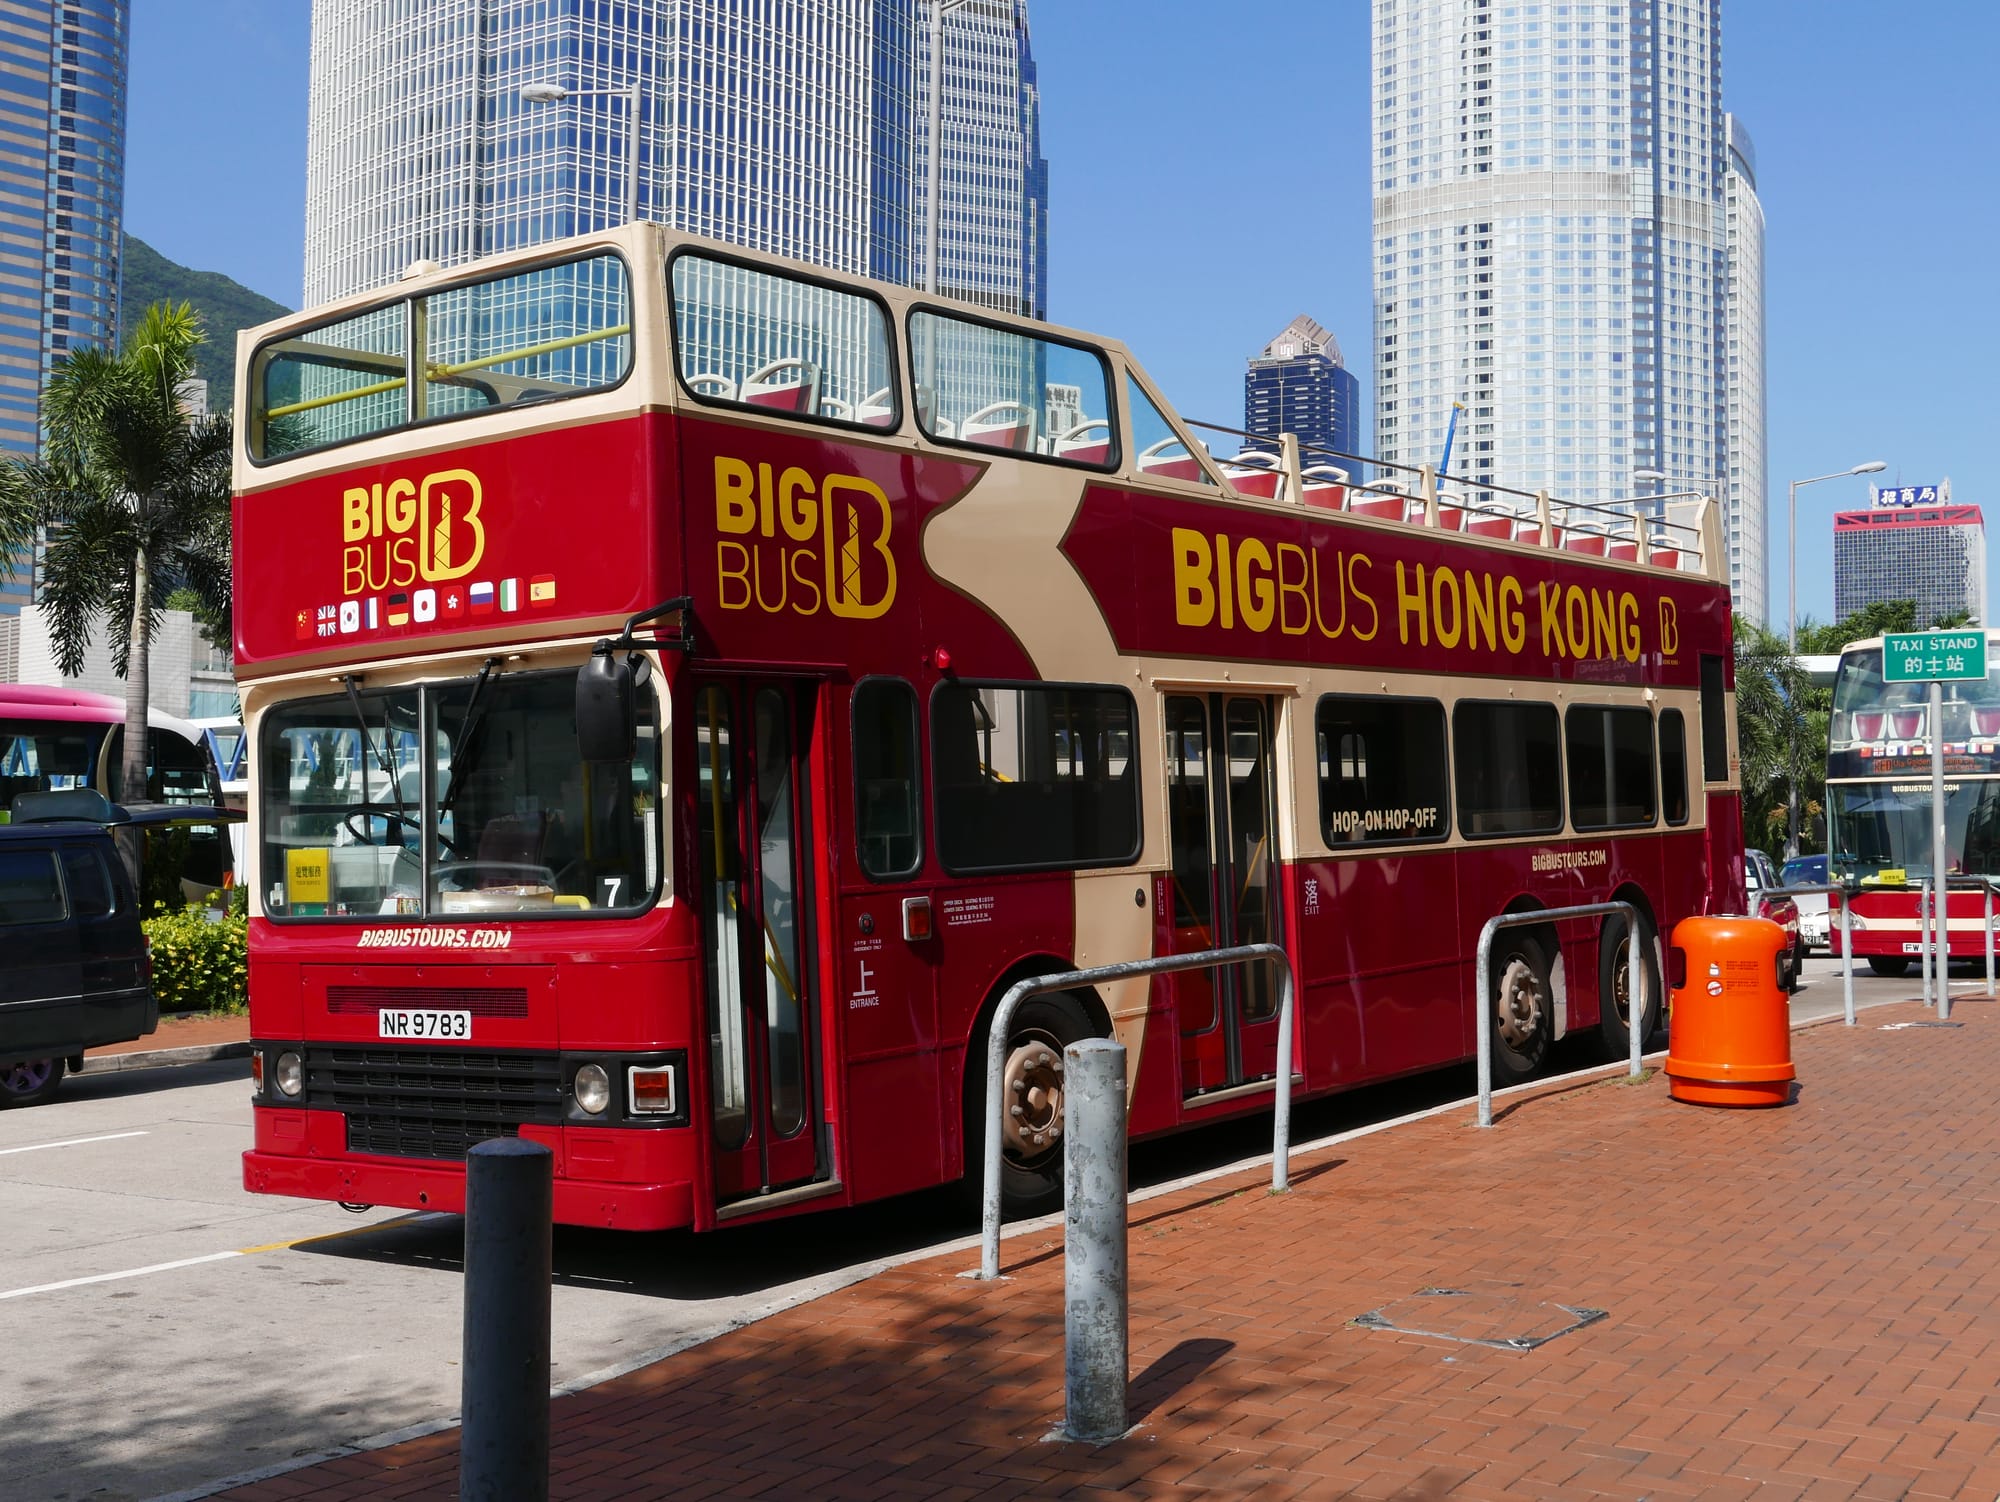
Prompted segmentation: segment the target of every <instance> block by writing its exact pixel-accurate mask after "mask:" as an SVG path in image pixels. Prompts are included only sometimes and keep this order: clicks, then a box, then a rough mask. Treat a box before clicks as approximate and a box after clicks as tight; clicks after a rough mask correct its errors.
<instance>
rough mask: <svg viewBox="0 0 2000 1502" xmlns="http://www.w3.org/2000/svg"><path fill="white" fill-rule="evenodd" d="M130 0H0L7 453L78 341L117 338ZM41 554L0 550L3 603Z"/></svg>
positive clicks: (36, 425)
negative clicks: (18, 554) (3, 62)
mask: <svg viewBox="0 0 2000 1502" xmlns="http://www.w3.org/2000/svg"><path fill="white" fill-rule="evenodd" d="M130 31H131V17H130V8H129V0H0V38H4V51H5V58H6V62H7V70H6V74H5V81H4V83H0V454H33V453H34V452H35V451H36V449H37V448H38V447H39V445H40V441H41V421H40V418H41V392H42V387H43V385H44V384H45V383H46V381H47V379H48V375H49V371H50V370H51V369H52V368H53V366H54V365H55V363H56V361H58V360H60V359H61V358H62V357H63V356H64V355H66V354H68V353H69V351H70V350H71V349H73V348H75V347H77V346H79V345H86V344H103V345H109V344H113V343H115V342H116V340H117V337H118V282H119V251H120V235H121V230H122V221H123V208H124V200H125V76H126V49H127V45H128V38H129V35H130ZM32 588H33V559H32V558H30V557H27V556H22V557H18V558H12V559H7V558H0V614H6V615H16V614H18V613H19V612H20V609H21V607H22V606H23V605H26V604H28V603H29V602H30V600H31V598H32Z"/></svg>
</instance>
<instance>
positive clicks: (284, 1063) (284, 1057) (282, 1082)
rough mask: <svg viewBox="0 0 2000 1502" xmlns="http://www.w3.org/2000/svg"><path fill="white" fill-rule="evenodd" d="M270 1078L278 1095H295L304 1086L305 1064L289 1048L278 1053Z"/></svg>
mask: <svg viewBox="0 0 2000 1502" xmlns="http://www.w3.org/2000/svg"><path fill="white" fill-rule="evenodd" d="M272 1078H273V1081H274V1082H275V1083H276V1085H277V1087H278V1093H279V1094H280V1095H290V1096H293V1097H296V1096H297V1095H298V1094H299V1092H300V1091H302V1090H304V1089H305V1087H306V1064H305V1060H304V1059H301V1058H300V1057H299V1056H298V1055H297V1054H296V1053H293V1052H292V1051H291V1050H290V1049H289V1048H288V1049H286V1050H285V1051H284V1052H283V1053H281V1054H279V1055H278V1063H277V1067H276V1068H275V1069H273V1070H272Z"/></svg>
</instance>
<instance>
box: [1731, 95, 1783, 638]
mask: <svg viewBox="0 0 2000 1502" xmlns="http://www.w3.org/2000/svg"><path fill="white" fill-rule="evenodd" d="M1725 131H1726V135H1727V137H1728V142H1729V166H1728V170H1727V171H1726V172H1725V173H1724V175H1723V197H1724V200H1725V202H1726V204H1727V208H1728V216H1729V228H1728V253H1727V256H1726V264H1727V266H1728V276H1727V283H1726V288H1725V293H1724V302H1723V315H1722V318H1723V334H1724V338H1725V342H1726V350H1727V353H1726V355H1725V358H1726V360H1727V361H1728V363H1727V365H1726V366H1725V367H1724V370H1723V392H1724V400H1725V402H1726V404H1727V407H1728V414H1727V417H1728V428H1727V430H1726V432H1725V434H1724V441H1723V450H1724V454H1725V456H1726V458H1727V461H1728V462H1727V469H1726V473H1725V475H1724V479H1725V481H1726V485H1725V487H1724V489H1725V493H1726V494H1727V495H1728V497H1729V516H1728V530H1729V593H1730V598H1731V599H1732V600H1733V601H1734V602H1735V605H1736V609H1737V611H1738V612H1739V613H1740V614H1742V615H1745V616H1748V617H1749V618H1750V619H1751V620H1754V621H1760V622H1761V621H1768V620H1769V619H1770V613H1771V612H1770V590H1769V580H1768V579H1767V578H1766V576H1765V570H1766V564H1767V562H1768V559H1769V556H1770V552H1769V548H1768V547H1767V546H1766V541H1765V540H1766V538H1767V537H1769V535H1770V511H1769V497H1768V494H1767V483H1768V479H1769V470H1768V467H1767V465H1766V462H1765V452H1764V206H1763V205H1762V204H1761V203H1759V202H1758V201H1757V150H1756V148H1755V147H1754V146H1752V145H1751V143H1750V133H1749V132H1748V131H1746V130H1744V128H1743V122H1742V121H1741V120H1738V119H1737V118H1736V116H1734V115H1730V116H1729V117H1728V122H1727V125H1726V127H1725Z"/></svg>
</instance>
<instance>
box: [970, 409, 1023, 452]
mask: <svg viewBox="0 0 2000 1502" xmlns="http://www.w3.org/2000/svg"><path fill="white" fill-rule="evenodd" d="M996 418H1000V419H1002V420H1000V421H995V419H996ZM958 436H959V438H960V440H961V441H963V442H965V443H976V444H978V445H979V446H980V447H981V448H989V449H1011V450H1012V451H1013V452H1015V453H1021V454H1024V453H1030V452H1032V451H1033V449H1034V443H1035V414H1034V412H1033V411H1032V410H1030V409H1029V407H1028V406H1027V404H1026V403H1024V402H1018V401H1015V400H1013V399H1012V398H1009V399H1007V400H1005V401H998V402H988V403H987V404H986V405H985V406H983V407H981V408H980V409H979V410H978V411H977V412H974V413H973V414H972V415H971V416H970V417H968V418H966V419H965V421H964V422H963V423H961V424H959V429H958Z"/></svg>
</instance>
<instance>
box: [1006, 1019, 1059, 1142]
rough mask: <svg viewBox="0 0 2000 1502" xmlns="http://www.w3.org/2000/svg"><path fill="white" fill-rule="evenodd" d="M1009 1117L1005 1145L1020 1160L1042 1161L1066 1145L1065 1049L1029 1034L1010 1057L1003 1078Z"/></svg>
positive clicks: (1008, 1055)
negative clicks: (1064, 1103) (1064, 1132)
mask: <svg viewBox="0 0 2000 1502" xmlns="http://www.w3.org/2000/svg"><path fill="white" fill-rule="evenodd" d="M1001 1084H1002V1086H1003V1087H1004V1090H1005V1095H1004V1096H1003V1099H1004V1100H1005V1101H1006V1108H1007V1117H1006V1126H1005V1137H1004V1140H1005V1145H1006V1148H1007V1151H1008V1152H1009V1153H1011V1154H1012V1155H1013V1156H1014V1157H1016V1158H1038V1157H1041V1156H1042V1155H1043V1154H1044V1153H1047V1152H1049V1151H1050V1150H1052V1149H1053V1148H1056V1147H1058V1146H1060V1145H1061V1143H1062V1126H1063V1058H1062V1045H1061V1044H1060V1043H1058V1042H1056V1041H1055V1040H1054V1039H1053V1038H1046V1037H1042V1036H1041V1035H1039V1034H1028V1035H1026V1036H1023V1037H1022V1038H1021V1039H1019V1040H1018V1041H1017V1042H1016V1043H1015V1045H1014V1047H1013V1048H1012V1049H1011V1050H1010V1051H1009V1052H1008V1054H1007V1064H1006V1068H1005V1070H1004V1071H1003V1073H1002V1075H1001Z"/></svg>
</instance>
